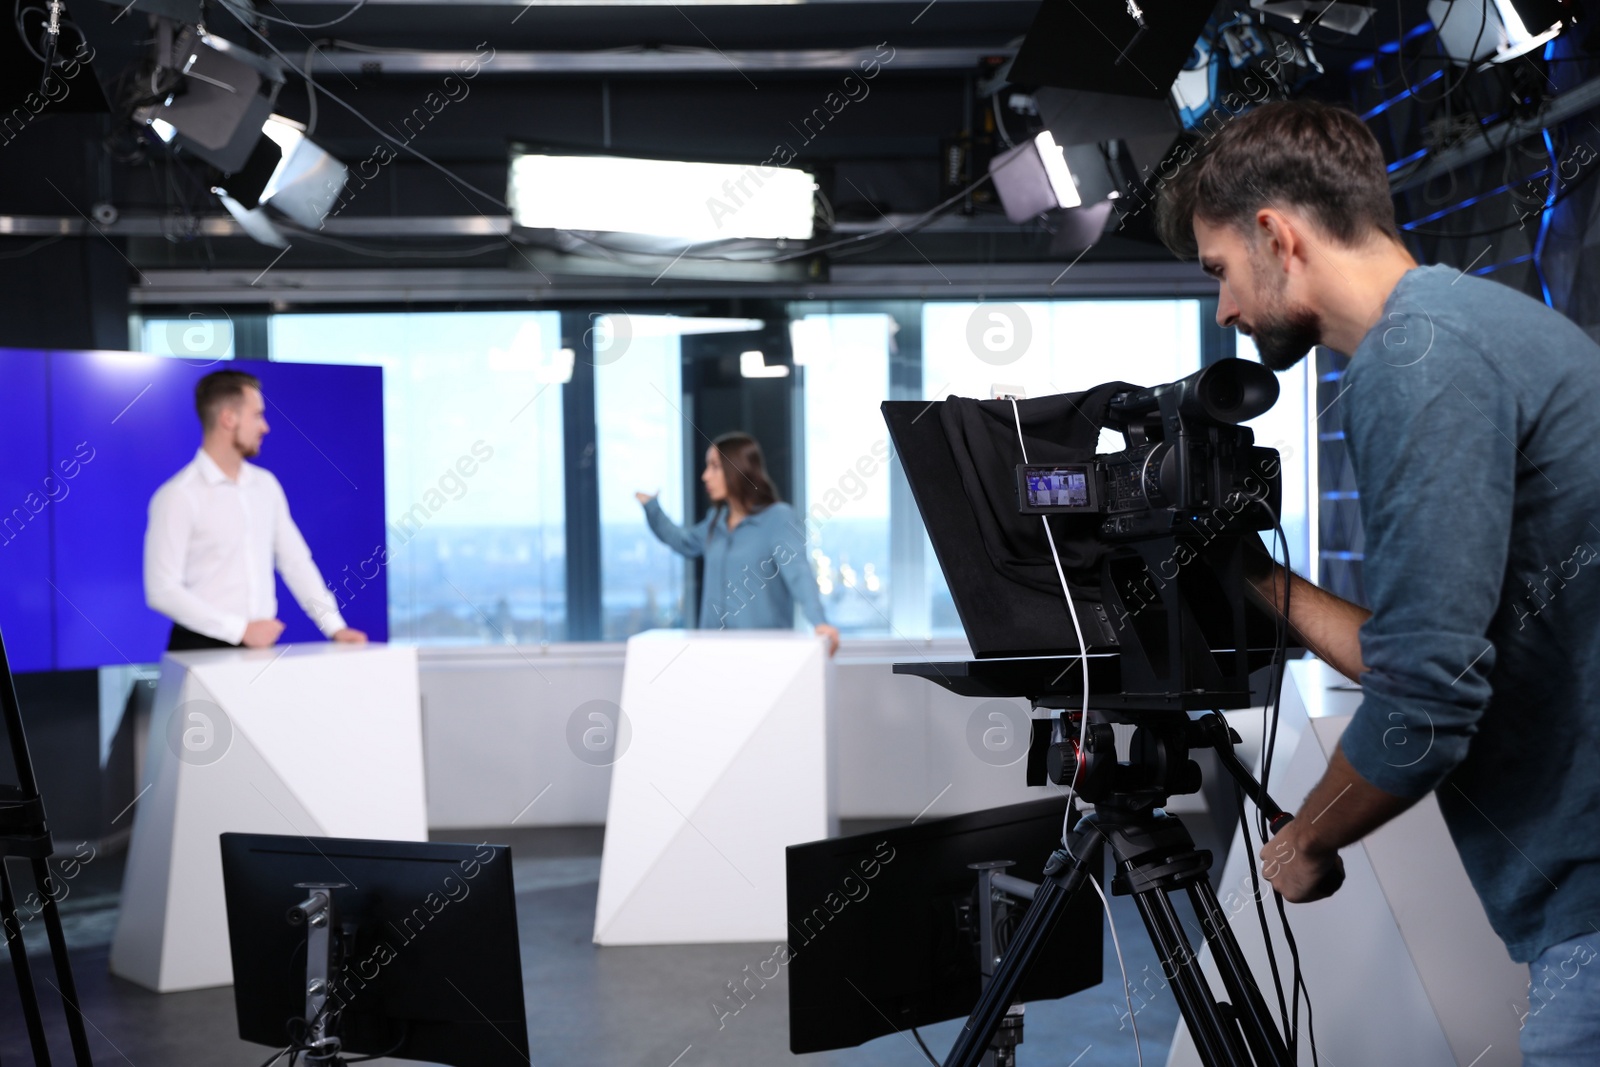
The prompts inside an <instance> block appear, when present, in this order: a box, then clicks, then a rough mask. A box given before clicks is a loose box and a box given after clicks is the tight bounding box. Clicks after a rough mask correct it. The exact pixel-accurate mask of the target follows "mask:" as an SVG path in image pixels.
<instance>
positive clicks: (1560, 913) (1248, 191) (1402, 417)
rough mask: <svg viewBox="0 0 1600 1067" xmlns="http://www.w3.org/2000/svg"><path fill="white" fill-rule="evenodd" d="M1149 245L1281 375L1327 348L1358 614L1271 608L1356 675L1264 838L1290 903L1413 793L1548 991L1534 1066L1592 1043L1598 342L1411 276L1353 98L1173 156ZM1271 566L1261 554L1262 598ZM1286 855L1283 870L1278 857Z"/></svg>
mask: <svg viewBox="0 0 1600 1067" xmlns="http://www.w3.org/2000/svg"><path fill="white" fill-rule="evenodd" d="M1159 221H1160V227H1161V233H1162V238H1163V240H1165V241H1166V242H1167V244H1168V246H1169V247H1171V248H1172V249H1173V250H1174V251H1176V252H1177V253H1178V254H1179V255H1181V256H1185V257H1192V256H1195V255H1198V257H1199V259H1200V262H1201V265H1202V266H1203V268H1204V269H1205V270H1206V272H1207V273H1208V274H1211V275H1212V276H1213V277H1215V278H1217V280H1218V281H1219V282H1220V283H1221V285H1220V289H1219V297H1218V307H1217V321H1218V323H1219V324H1221V325H1224V326H1235V327H1237V328H1238V329H1239V330H1240V332H1242V333H1245V334H1247V335H1249V336H1250V337H1252V338H1253V339H1254V341H1255V344H1256V347H1257V349H1258V351H1259V352H1260V355H1261V360H1262V362H1263V363H1265V364H1266V365H1267V366H1269V367H1271V368H1272V369H1274V370H1278V371H1282V370H1287V369H1289V368H1290V367H1292V366H1293V365H1294V364H1295V363H1296V362H1298V361H1299V360H1300V359H1302V358H1303V357H1304V356H1305V355H1306V354H1307V352H1308V351H1309V350H1310V349H1311V348H1312V347H1313V346H1314V345H1318V344H1321V345H1326V346H1327V347H1329V348H1331V349H1334V350H1335V351H1338V352H1341V353H1346V354H1348V355H1349V356H1350V364H1349V367H1348V369H1347V370H1346V371H1345V374H1344V378H1343V381H1342V383H1341V385H1342V389H1341V392H1340V394H1339V396H1338V397H1337V398H1336V399H1335V400H1334V401H1333V402H1334V403H1336V404H1338V405H1339V408H1340V412H1339V414H1340V417H1341V419H1342V422H1343V426H1344V431H1345V445H1346V448H1347V449H1348V450H1349V456H1350V462H1351V467H1352V470H1353V471H1354V473H1355V476H1356V481H1357V484H1358V486H1359V489H1360V507H1361V518H1362V523H1363V528H1364V531H1365V537H1366V551H1365V562H1364V565H1363V575H1364V578H1365V583H1366V591H1367V596H1368V599H1369V600H1370V602H1371V611H1370V612H1369V611H1367V610H1365V609H1363V608H1360V607H1357V606H1356V605H1354V604H1351V603H1348V602H1346V601H1343V600H1341V599H1339V598H1338V597H1335V596H1333V595H1331V594H1329V593H1326V592H1324V591H1322V590H1320V589H1318V588H1316V587H1315V586H1312V585H1310V584H1309V583H1307V582H1305V581H1304V580H1303V579H1300V578H1298V577H1292V578H1289V581H1290V582H1291V583H1292V584H1291V586H1290V598H1289V601H1290V622H1291V624H1292V625H1293V627H1294V628H1295V630H1297V631H1298V632H1299V634H1300V635H1301V637H1302V638H1303V639H1304V642H1305V644H1306V645H1307V646H1308V647H1310V648H1312V649H1313V650H1314V651H1316V653H1317V654H1318V655H1320V656H1321V657H1322V658H1323V659H1324V660H1326V661H1327V662H1328V663H1330V664H1331V665H1332V666H1334V667H1335V668H1337V669H1338V670H1339V671H1340V672H1342V673H1343V674H1345V675H1348V676H1349V677H1350V678H1353V679H1357V680H1359V681H1360V682H1361V684H1362V691H1363V699H1362V704H1361V707H1360V709H1359V710H1358V711H1357V712H1356V714H1355V716H1354V717H1353V719H1352V721H1351V723H1350V726H1349V728H1348V729H1347V730H1346V731H1345V733H1344V736H1343V738H1342V740H1341V741H1340V744H1339V747H1338V750H1337V751H1336V752H1335V753H1334V756H1333V759H1332V760H1331V762H1330V764H1329V767H1328V770H1327V772H1326V774H1325V775H1324V776H1323V778H1322V780H1321V781H1320V782H1319V783H1318V784H1317V786H1316V787H1315V788H1314V789H1313V790H1312V791H1311V793H1310V795H1309V796H1308V797H1307V798H1306V802H1305V806H1304V808H1303V809H1302V811H1301V817H1299V818H1297V819H1296V820H1295V821H1294V822H1292V823H1290V824H1289V825H1288V826H1286V827H1285V828H1284V829H1283V831H1282V832H1281V833H1279V834H1278V835H1277V836H1276V837H1275V838H1274V839H1273V840H1272V841H1270V842H1268V844H1267V846H1266V847H1265V848H1264V849H1263V850H1262V858H1263V859H1265V860H1275V861H1277V862H1275V863H1270V864H1269V865H1268V867H1267V869H1268V870H1269V871H1272V872H1274V874H1273V876H1272V877H1271V881H1272V884H1273V886H1274V887H1275V888H1276V889H1277V890H1278V891H1279V892H1281V893H1282V894H1283V895H1284V897H1285V898H1287V899H1288V900H1291V901H1309V900H1316V899H1319V898H1320V897H1323V896H1326V895H1328V894H1329V893H1331V892H1333V891H1334V890H1335V889H1337V888H1338V884H1339V882H1340V881H1341V880H1342V876H1343V866H1342V863H1341V861H1340V859H1339V855H1338V850H1339V849H1340V848H1343V847H1344V846H1346V845H1349V844H1352V843H1354V842H1356V841H1358V840H1360V839H1361V838H1362V837H1364V836H1365V835H1367V834H1369V833H1371V832H1372V831H1374V830H1376V829H1377V828H1378V827H1380V826H1382V825H1383V824H1384V823H1386V822H1387V821H1389V820H1390V819H1392V818H1394V817H1395V816H1396V815H1398V814H1400V813H1401V812H1403V811H1404V810H1406V808H1408V807H1409V806H1410V805H1411V804H1413V803H1414V802H1415V801H1416V800H1417V799H1419V798H1420V797H1422V796H1424V795H1426V794H1427V793H1428V792H1430V791H1433V792H1435V793H1436V794H1437V797H1438V802H1439V808H1440V810H1441V812H1442V813H1443V815H1444V818H1445V821H1446V823H1447V824H1448V826H1449V828H1450V832H1451V835H1452V837H1453V838H1454V840H1455V843H1456V847H1457V849H1458V850H1459V852H1460V854H1461V859H1462V863H1463V865H1464V866H1465V867H1466V870H1467V874H1468V875H1469V877H1470V878H1471V880H1472V883H1473V886H1474V887H1475V888H1476V890H1477V892H1478V895H1479V897H1480V898H1481V900H1482V901H1483V906H1484V909H1485V910H1486V911H1487V913H1488V916H1489V920H1490V922H1491V924H1492V925H1493V926H1494V929H1495V931H1496V932H1497V933H1498V934H1499V935H1500V937H1501V938H1502V939H1503V940H1504V941H1505V944H1506V948H1507V950H1508V951H1509V952H1510V954H1511V956H1512V958H1513V959H1515V960H1518V961H1521V962H1528V963H1530V964H1531V973H1532V976H1533V978H1534V980H1535V981H1539V980H1540V978H1541V976H1543V975H1544V974H1545V973H1546V971H1547V970H1548V971H1553V972H1558V973H1559V974H1560V976H1561V979H1562V986H1561V989H1560V993H1559V995H1557V996H1554V997H1552V998H1551V999H1549V1000H1548V1002H1545V1003H1540V1004H1538V1005H1537V1007H1538V1010H1536V1011H1535V1010H1530V1012H1529V1015H1528V1017H1527V1018H1526V1019H1525V1020H1524V1025H1523V1030H1522V1035H1521V1039H1520V1042H1521V1046H1522V1051H1523V1055H1524V1057H1525V1059H1524V1062H1525V1063H1526V1064H1528V1065H1530V1067H1551V1065H1555V1064H1577V1063H1589V1062H1593V1059H1592V1057H1593V1055H1594V1052H1593V1050H1594V1049H1595V1048H1600V967H1585V966H1583V965H1584V964H1586V963H1588V962H1590V961H1592V960H1593V959H1594V958H1595V956H1596V951H1597V950H1600V831H1597V830H1596V827H1595V823H1594V821H1593V820H1594V819H1595V817H1596V815H1597V814H1600V770H1597V765H1596V757H1597V754H1600V744H1597V741H1600V566H1596V565H1595V564H1596V561H1597V559H1600V526H1597V525H1596V523H1600V506H1597V505H1600V434H1597V433H1596V430H1597V427H1600V422H1597V419H1596V416H1597V414H1600V347H1597V346H1596V345H1595V343H1594V342H1593V341H1591V340H1590V338H1589V337H1588V336H1587V335H1586V334H1585V333H1584V331H1583V330H1582V329H1580V328H1579V327H1578V326H1577V325H1575V324H1574V323H1572V322H1571V321H1569V320H1568V319H1566V318H1565V317H1563V316H1562V315H1560V314H1558V313H1556V312H1555V311H1552V310H1550V309H1549V308H1547V307H1545V306H1544V305H1543V304H1540V303H1538V302H1536V301H1534V300H1532V299H1530V298H1529V297H1527V296H1524V295H1522V294H1520V293H1518V292H1516V291H1514V290H1512V289H1510V288H1508V287H1506V286H1504V285H1500V284H1498V283H1495V282H1491V281H1486V280H1483V279H1480V278H1478V277H1475V276H1472V275H1467V274H1465V272H1461V271H1457V270H1455V269H1454V268H1451V267H1444V266H1428V267H1422V266H1418V265H1417V263H1416V261H1415V260H1414V259H1413V258H1412V257H1411V255H1410V254H1409V253H1408V252H1407V251H1406V248H1405V245H1404V244H1403V243H1402V241H1401V239H1400V235H1399V230H1398V229H1397V227H1396V225H1395V218H1394V206H1393V203H1392V201H1391V199H1390V193H1389V184H1388V179H1387V174H1386V172H1385V169H1384V160H1383V155H1382V152H1381V151H1380V149H1379V147H1378V143H1377V141H1376V140H1375V139H1374V138H1373V136H1372V134H1371V133H1370V132H1369V131H1368V130H1367V128H1366V126H1365V125H1364V124H1363V123H1362V122H1361V120H1360V119H1359V118H1357V117H1356V116H1355V115H1354V114H1352V113H1350V112H1348V111H1345V110H1342V109H1338V108H1333V107H1329V106H1326V105H1322V104H1317V103H1314V102H1307V101H1297V102H1289V103H1274V104H1268V105H1265V106H1262V107H1260V108H1258V109H1256V110H1254V111H1252V112H1249V113H1247V114H1245V115H1243V116H1241V117H1239V118H1238V119H1235V120H1234V121H1233V122H1232V123H1231V124H1230V125H1228V126H1227V127H1226V128H1224V129H1223V130H1222V131H1221V132H1220V133H1218V134H1217V135H1216V136H1215V137H1214V138H1212V140H1211V141H1210V142H1209V143H1208V144H1207V146H1206V147H1205V149H1204V151H1203V152H1202V153H1200V154H1199V155H1197V156H1194V157H1192V158H1189V159H1184V160H1183V166H1181V167H1180V169H1179V170H1178V172H1177V173H1176V174H1175V176H1174V178H1173V179H1172V180H1171V181H1170V182H1168V183H1167V186H1166V188H1165V189H1164V190H1163V197H1162V203H1161V207H1160V220H1159ZM1284 579H1285V575H1284V573H1283V571H1282V570H1281V569H1279V568H1276V567H1272V568H1270V569H1268V568H1263V570H1262V573H1261V574H1260V577H1259V580H1258V582H1257V587H1258V590H1259V591H1260V593H1261V594H1262V595H1263V596H1264V597H1266V598H1268V599H1269V600H1270V602H1271V603H1273V604H1275V605H1277V606H1279V607H1280V608H1281V606H1282V603H1283V591H1284ZM1286 857H1287V858H1288V860H1287V862H1285V858H1286Z"/></svg>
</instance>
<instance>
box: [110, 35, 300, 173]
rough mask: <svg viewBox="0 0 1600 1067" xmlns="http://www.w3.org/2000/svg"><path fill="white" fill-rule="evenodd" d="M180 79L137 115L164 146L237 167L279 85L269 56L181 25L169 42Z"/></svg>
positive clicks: (280, 72)
mask: <svg viewBox="0 0 1600 1067" xmlns="http://www.w3.org/2000/svg"><path fill="white" fill-rule="evenodd" d="M173 62H174V63H175V64H176V65H177V67H178V70H179V72H180V73H181V74H183V81H182V82H181V83H180V84H179V86H178V88H177V89H176V90H174V91H173V93H172V94H171V95H169V96H168V97H167V99H166V100H164V101H163V102H161V103H159V104H152V105H150V106H148V107H142V108H140V109H139V110H138V111H137V112H135V113H134V114H135V117H136V118H138V119H140V120H141V121H143V122H146V123H149V125H150V128H151V129H153V130H154V131H155V132H156V134H157V135H158V136H159V137H160V138H161V139H162V140H163V141H166V142H167V143H168V144H171V145H173V146H174V147H177V148H181V149H183V150H184V151H186V152H189V153H190V154H192V155H194V156H197V157H199V158H200V159H203V160H205V161H206V162H207V163H210V164H211V165H212V166H214V167H216V168H217V169H218V170H221V171H223V172H224V173H226V174H232V173H233V172H235V171H237V170H240V169H241V168H243V167H244V165H245V163H246V162H247V161H248V160H249V158H250V153H251V151H252V150H253V149H254V148H255V146H256V142H257V141H258V140H260V138H261V127H262V124H263V123H264V122H266V120H267V117H268V116H270V115H271V114H272V105H273V103H274V102H275V101H276V100H277V98H278V90H280V89H282V88H283V70H282V69H281V68H280V67H279V66H278V64H277V63H275V62H274V61H273V60H271V59H268V58H267V57H265V56H260V55H257V54H256V53H254V52H251V51H249V50H248V49H245V48H241V47H240V46H238V45H236V44H231V43H229V42H228V41H225V40H223V39H222V38H220V37H216V36H213V35H211V34H208V33H204V32H202V31H200V30H198V29H196V28H194V27H185V28H184V30H183V32H182V33H181V34H179V35H178V38H177V40H175V41H174V42H173Z"/></svg>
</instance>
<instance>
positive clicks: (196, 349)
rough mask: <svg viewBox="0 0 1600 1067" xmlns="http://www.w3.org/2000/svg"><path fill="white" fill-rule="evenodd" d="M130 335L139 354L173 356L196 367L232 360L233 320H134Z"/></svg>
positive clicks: (197, 317) (194, 317)
mask: <svg viewBox="0 0 1600 1067" xmlns="http://www.w3.org/2000/svg"><path fill="white" fill-rule="evenodd" d="M134 325H135V329H133V330H131V331H129V333H130V334H131V335H132V336H133V337H134V338H135V339H136V340H137V342H138V345H139V351H141V352H148V353H150V354H151V355H153V356H173V357H176V358H178V359H186V360H189V361H191V362H194V363H195V364H197V365H203V364H205V363H210V362H216V361H220V360H224V359H232V358H233V357H234V351H233V321H232V320H231V319H227V318H221V319H216V318H207V317H203V316H200V315H189V316H186V317H183V318H177V317H174V318H157V319H142V320H139V319H135V321H134Z"/></svg>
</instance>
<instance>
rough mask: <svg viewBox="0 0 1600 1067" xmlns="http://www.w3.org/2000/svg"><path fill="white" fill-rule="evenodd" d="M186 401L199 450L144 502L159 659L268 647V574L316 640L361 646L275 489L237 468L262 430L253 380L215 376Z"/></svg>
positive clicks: (261, 473) (266, 478) (253, 451)
mask: <svg viewBox="0 0 1600 1067" xmlns="http://www.w3.org/2000/svg"><path fill="white" fill-rule="evenodd" d="M194 401H195V409H196V410H197V411H198V412H199V414H200V425H201V427H202V430H203V436H202V438H201V444H200V450H199V451H198V452H196V453H195V457H194V459H193V460H191V461H190V462H189V463H188V464H187V465H186V466H185V467H184V468H183V469H182V470H180V471H179V472H178V473H177V474H175V475H173V476H172V477H171V478H170V479H168V480H167V481H166V482H165V483H164V484H163V485H162V486H161V488H159V489H157V490H156V493H155V496H153V497H151V498H150V524H149V526H148V527H147V528H146V530H145V538H144V598H145V603H147V604H149V605H150V607H151V608H152V609H153V610H155V611H159V612H160V613H161V614H163V615H165V616H167V617H168V618H170V619H171V620H172V636H171V637H170V638H169V639H168V642H167V650H168V651H169V652H184V651H192V650H195V649H205V648H238V647H240V646H243V647H246V648H268V647H271V646H272V645H273V644H274V643H275V642H276V641H277V640H278V636H279V635H280V634H282V633H283V623H281V622H279V621H278V618H277V615H278V597H277V590H276V588H275V585H274V582H273V579H272V572H273V569H274V568H276V569H277V571H278V573H280V574H282V575H283V580H284V583H285V584H286V585H288V587H289V591H290V592H292V593H293V594H294V598H295V600H297V601H299V603H300V607H301V608H303V609H304V610H305V613H306V614H307V615H309V616H311V619H312V621H313V622H315V623H316V624H317V628H318V629H319V630H321V631H322V632H323V634H325V635H326V636H327V637H329V638H331V639H332V640H334V641H341V642H347V643H351V644H361V643H363V642H365V641H366V639H367V635H366V634H364V633H362V632H361V631H360V630H352V629H351V628H350V627H348V626H346V625H345V623H344V619H343V617H341V616H340V614H339V608H338V605H337V604H336V603H335V602H334V598H333V594H332V593H331V592H329V591H328V587H327V585H326V584H325V583H324V582H323V580H322V574H321V573H320V572H319V571H318V570H317V566H316V564H315V563H313V562H312V561H311V549H310V548H308V547H307V546H306V541H305V538H304V537H302V536H300V530H299V528H298V527H296V526H295V524H294V520H293V519H291V518H290V517H289V502H288V500H287V499H286V498H285V497H284V495H283V487H282V486H281V485H279V484H278V479H277V478H274V477H273V476H272V473H271V472H270V471H267V470H264V469H262V468H261V467H257V466H255V465H254V464H252V463H247V462H245V461H246V460H247V459H251V458H253V457H254V456H256V455H257V454H258V453H259V452H260V451H261V438H262V437H263V436H264V435H265V434H266V432H267V429H268V427H267V420H266V418H265V416H264V413H265V411H266V407H265V402H264V401H263V400H262V396H261V382H260V380H259V379H257V378H256V377H255V376H254V375H251V374H246V373H244V372H243V371H236V370H225V371H217V372H215V373H213V374H208V375H206V376H205V377H204V378H201V379H200V381H199V383H198V384H196V386H195V390H194Z"/></svg>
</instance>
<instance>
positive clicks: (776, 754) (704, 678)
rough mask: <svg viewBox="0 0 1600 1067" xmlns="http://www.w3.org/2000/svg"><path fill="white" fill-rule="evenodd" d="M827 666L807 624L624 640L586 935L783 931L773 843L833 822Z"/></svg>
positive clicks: (622, 941) (697, 936)
mask: <svg viewBox="0 0 1600 1067" xmlns="http://www.w3.org/2000/svg"><path fill="white" fill-rule="evenodd" d="M830 675H831V667H830V664H829V661H828V658H827V652H826V649H825V648H824V647H823V644H822V642H821V641H820V640H819V639H818V638H816V637H814V636H812V635H811V634H800V633H794V632H788V631H777V630H756V631H709V632H708V631H682V630H653V631H649V632H646V633H642V634H639V635H637V636H635V637H633V638H630V639H629V641H628V654H627V663H626V665H625V666H624V668H623V676H622V714H623V716H624V717H625V721H626V722H627V724H628V727H627V728H625V729H624V730H623V731H622V734H621V737H622V742H621V743H622V744H624V745H625V746H626V747H625V748H624V749H623V750H622V752H621V754H620V755H619V756H618V757H617V761H616V763H615V764H614V765H613V766H612V769H611V801H610V806H609V809H608V812H607V816H606V840H605V850H604V853H603V855H602V857H601V860H600V897H599V903H598V905H597V907H596V909H595V921H594V940H595V943H596V944H600V945H659V944H695V943H709V942H726V941H783V940H786V939H787V937H788V932H787V916H786V904H785V887H784V879H785V863H784V848H785V847H786V846H788V845H793V844H799V843H801V842H805V841H815V840H818V839H821V838H824V837H828V836H831V835H832V834H833V833H834V832H835V830H836V827H837V819H836V818H835V816H834V810H833V795H834V792H833V788H832V786H833V773H832V761H831V758H830V755H829V745H828V733H829V730H828V707H829V699H828V696H829V688H830ZM630 734H631V736H630Z"/></svg>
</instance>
